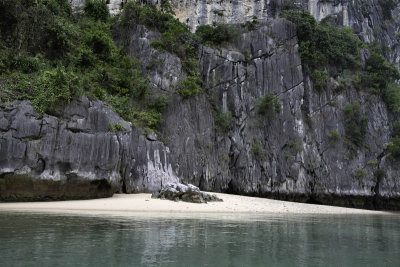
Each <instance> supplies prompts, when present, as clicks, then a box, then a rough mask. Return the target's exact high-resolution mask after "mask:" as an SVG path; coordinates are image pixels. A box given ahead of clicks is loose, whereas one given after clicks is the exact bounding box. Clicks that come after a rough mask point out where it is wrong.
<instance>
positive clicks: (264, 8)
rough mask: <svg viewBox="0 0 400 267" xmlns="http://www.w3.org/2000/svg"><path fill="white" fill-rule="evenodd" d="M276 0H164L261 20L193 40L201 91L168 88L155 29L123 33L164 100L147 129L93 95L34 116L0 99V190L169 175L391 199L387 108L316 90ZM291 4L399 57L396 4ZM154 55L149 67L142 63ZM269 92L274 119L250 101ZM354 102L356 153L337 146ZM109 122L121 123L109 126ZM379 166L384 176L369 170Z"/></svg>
mask: <svg viewBox="0 0 400 267" xmlns="http://www.w3.org/2000/svg"><path fill="white" fill-rule="evenodd" d="M119 2H120V1H119ZM282 2H283V4H284V3H285V1H272V0H270V1H250V0H246V1H191V0H187V1H179V2H178V1H171V4H172V6H173V7H174V8H175V10H176V13H177V16H178V17H179V18H180V19H181V20H183V21H184V20H185V18H189V21H186V22H187V23H188V24H190V25H191V26H192V27H196V25H198V24H202V23H211V22H212V21H215V20H217V21H221V22H235V23H236V22H242V21H245V20H248V19H249V18H250V19H252V17H253V15H256V16H257V17H258V18H264V19H268V20H267V21H263V22H261V24H260V27H258V29H257V30H254V31H250V32H246V33H244V34H243V35H242V36H241V37H240V38H239V40H237V41H236V42H235V43H232V44H230V46H229V47H227V48H220V49H213V48H209V47H201V48H200V50H199V58H200V75H201V78H202V80H203V84H204V87H205V89H204V92H202V93H200V94H198V95H196V96H194V97H191V98H189V99H183V98H182V97H181V96H179V95H178V94H177V93H176V85H177V84H178V82H179V80H180V79H182V78H184V77H185V74H184V72H183V71H182V67H181V62H180V59H179V58H178V57H177V56H175V55H172V54H168V53H162V52H160V51H157V50H155V49H154V48H153V47H152V46H151V45H150V44H151V41H153V40H157V39H159V38H160V35H159V34H158V33H156V32H153V31H151V30H148V29H146V28H145V27H141V26H140V27H138V28H137V29H135V30H134V31H133V32H132V33H131V39H130V40H131V42H130V46H129V54H130V55H131V56H135V57H137V58H139V59H140V60H141V62H142V64H143V70H144V72H145V73H146V75H148V77H149V79H150V81H151V83H152V85H153V93H155V94H158V93H161V92H162V93H164V94H167V95H168V96H169V98H170V104H169V105H168V107H167V110H166V111H165V113H164V114H163V119H164V122H163V124H162V125H161V127H160V133H159V137H156V136H148V137H144V135H142V134H141V133H140V131H139V130H137V129H135V128H132V127H131V125H130V124H129V123H127V122H124V121H123V120H122V119H121V118H119V117H118V116H117V115H116V114H115V113H113V112H112V111H111V110H110V109H108V108H107V107H106V106H105V105H104V104H102V103H101V102H95V101H89V100H87V99H85V98H82V99H80V100H77V101H74V102H73V103H72V104H71V105H70V106H68V107H66V108H65V109H63V110H59V111H58V113H57V114H54V115H53V116H50V115H44V116H43V118H39V117H38V115H37V114H36V113H35V112H34V111H33V109H32V107H31V105H30V104H29V103H28V102H15V103H14V104H13V105H12V106H7V107H2V108H0V192H5V191H7V190H4V188H5V184H6V182H5V181H12V179H14V178H17V177H20V176H21V175H22V176H24V177H30V178H33V179H34V180H40V181H42V180H45V181H59V182H60V183H61V184H62V185H74V184H75V183H78V182H82V181H89V182H92V181H95V180H99V181H106V182H107V184H109V186H110V190H109V191H108V192H111V191H112V192H115V191H119V192H147V191H159V190H160V189H161V188H163V186H165V185H166V184H167V183H168V182H175V183H176V182H182V183H185V184H189V183H190V184H194V185H196V186H199V187H200V189H201V190H207V191H216V192H230V193H237V194H245V195H254V196H265V197H274V198H279V199H287V200H297V201H303V202H313V203H323V204H335V205H342V206H352V207H363V208H385V209H399V208H400V165H399V162H397V161H395V160H393V159H390V158H388V157H387V153H385V151H386V146H387V143H388V142H390V141H391V138H392V137H391V129H390V121H393V116H394V115H393V114H391V113H389V112H388V109H387V107H386V105H385V104H384V103H383V101H382V100H381V99H380V98H378V97H376V96H372V95H370V94H367V93H365V92H361V91H355V90H342V91H340V90H336V89H337V88H336V87H335V86H334V85H333V86H330V87H329V88H327V89H326V90H324V91H323V92H317V91H316V90H314V89H313V85H312V82H311V81H310V79H309V77H307V76H306V75H304V74H303V70H302V65H301V59H300V56H299V53H298V46H299V45H298V41H297V37H296V31H295V28H294V26H293V24H291V23H289V22H288V21H286V20H284V19H280V18H278V17H277V14H278V12H279V10H280V9H281V8H282V6H283V4H282ZM74 3H75V4H79V3H78V1H74ZM116 3H117V1H110V5H113V6H118V4H116ZM367 3H368V5H367ZM157 4H159V3H158V2H157ZM294 4H295V5H297V6H298V7H301V8H304V9H307V10H310V11H311V13H312V14H313V15H314V16H315V17H316V18H317V19H318V20H321V19H323V18H326V17H327V16H328V15H330V18H329V19H331V20H334V21H335V22H336V23H337V24H340V25H348V26H350V27H352V28H353V29H354V30H355V32H356V33H357V34H358V35H359V36H360V38H361V39H363V40H364V41H372V40H374V39H376V40H378V41H379V42H381V43H385V44H387V45H388V47H389V48H391V49H389V50H388V52H387V54H386V56H387V58H388V59H389V60H390V61H391V62H394V63H399V60H400V56H399V55H400V50H399V49H400V46H399V40H398V39H397V37H396V35H397V33H396V30H397V29H398V28H399V26H400V20H399V19H398V16H399V14H400V10H399V8H397V9H395V10H394V11H393V12H392V13H393V14H392V15H393V17H394V18H395V19H394V20H393V21H389V20H387V19H385V18H384V17H383V13H382V8H381V6H380V5H379V4H378V1H375V0H370V1H366V0H365V1H362V0H360V1H346V0H342V1H339V0H337V1H336V0H335V1H329V0H328V1H311V0H310V1H305V0H304V1H294ZM214 10H220V11H221V12H222V13H223V16H220V15H219V13H218V12H214ZM230 18H232V19H231V21H227V19H230ZM193 21H194V22H193ZM379 28H382V29H383V30H382V31H378V30H376V29H379ZM152 60H153V61H156V62H157V63H158V64H157V67H156V68H149V67H148V66H149V65H151V61H152ZM335 83H336V81H332V84H335ZM266 93H274V94H276V95H277V96H278V99H279V102H280V103H281V105H282V111H281V112H280V113H279V114H277V115H275V116H272V117H266V116H263V115H261V114H259V113H258V112H257V109H256V101H257V99H258V98H259V97H260V96H264V95H265V94H266ZM353 102H358V103H360V106H361V109H362V111H363V113H364V115H365V117H367V118H368V127H367V128H368V133H367V136H366V140H365V143H366V144H368V145H367V146H365V147H362V148H360V149H359V151H358V153H357V156H356V157H354V158H353V157H350V156H349V151H348V149H347V146H346V139H345V129H344V112H343V108H344V107H345V106H346V105H348V104H350V103H353ZM219 110H222V111H225V112H227V111H229V112H230V113H231V114H232V117H233V123H232V125H231V126H230V127H229V128H228V129H226V130H225V131H221V130H219V129H218V125H217V123H216V117H217V114H218V112H219ZM115 123H120V124H121V125H123V127H124V129H125V130H124V131H121V132H117V133H111V132H109V130H108V129H109V125H110V124H115ZM333 131H337V132H338V133H339V136H340V137H339V139H338V140H337V142H336V143H332V142H331V140H330V139H329V134H331V133H332V132H333ZM157 140H163V142H159V141H157ZM377 169H382V170H384V172H385V175H381V176H379V177H376V175H374V172H375V171H376V170H377ZM100 184H104V183H100ZM7 185H8V186H11V185H10V183H8V182H7ZM92 186H97V185H92ZM8 188H9V187H8ZM2 190H3V191H2ZM90 190H91V189H88V191H90ZM2 196H3V195H2ZM4 198H7V197H4V196H3V199H4Z"/></svg>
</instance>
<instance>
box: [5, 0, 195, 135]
mask: <svg viewBox="0 0 400 267" xmlns="http://www.w3.org/2000/svg"><path fill="white" fill-rule="evenodd" d="M127 6H128V7H129V5H127ZM142 9H143V10H147V11H148V10H150V11H153V10H154V9H152V8H151V7H143V8H142V7H141V10H142ZM0 10H4V12H3V13H2V16H0V102H3V103H4V102H9V101H12V100H14V99H28V100H31V102H32V104H33V106H34V108H35V110H36V111H37V112H38V113H39V114H43V113H52V112H53V111H54V110H55V109H57V108H59V107H60V106H63V105H65V104H68V103H69V102H70V101H71V99H72V98H74V97H78V96H80V95H82V94H83V95H87V96H89V97H90V98H95V99H100V100H103V101H105V102H106V103H108V104H109V105H110V106H111V108H113V109H114V110H115V111H116V112H117V113H119V114H120V115H121V117H122V118H124V119H125V120H127V121H131V122H132V123H133V124H135V125H137V126H139V127H143V128H151V129H156V128H157V126H158V125H159V124H160V122H161V120H162V116H161V113H162V111H163V109H164V108H165V106H166V104H167V99H165V98H159V99H150V98H149V96H148V95H149V93H150V89H151V87H150V84H149V82H148V80H147V79H146V78H145V77H143V75H142V73H141V68H140V64H139V62H138V61H137V60H135V59H131V58H130V57H128V56H127V55H126V53H125V52H124V50H123V49H122V48H119V47H117V46H116V44H115V42H114V40H113V39H112V32H113V31H114V32H118V29H119V27H122V26H121V24H123V22H125V23H127V21H128V18H127V17H126V13H125V14H123V15H122V16H121V18H120V21H121V22H116V21H118V20H117V19H112V18H110V17H109V15H108V10H107V6H106V4H105V2H104V1H95V0H90V1H87V2H86V5H85V8H84V12H83V13H81V14H74V15H73V14H72V10H71V6H70V4H69V3H68V1H67V0H37V1H30V0H2V1H0ZM161 13H162V12H161V11H157V12H156V14H161ZM146 14H147V19H148V20H149V18H150V17H151V16H152V15H151V14H148V13H146ZM162 14H164V13H162ZM163 16H164V15H163ZM165 16H167V17H168V16H169V15H165ZM191 64H192V63H191ZM117 130H118V129H117Z"/></svg>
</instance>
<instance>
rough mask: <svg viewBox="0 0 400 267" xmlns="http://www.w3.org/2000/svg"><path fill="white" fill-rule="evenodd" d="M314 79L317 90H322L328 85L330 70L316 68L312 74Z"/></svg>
mask: <svg viewBox="0 0 400 267" xmlns="http://www.w3.org/2000/svg"><path fill="white" fill-rule="evenodd" d="M311 78H312V79H313V81H314V88H315V89H316V90H317V91H322V90H324V88H326V86H327V85H328V72H327V71H326V70H323V71H322V70H314V71H313V73H312V74H311Z"/></svg>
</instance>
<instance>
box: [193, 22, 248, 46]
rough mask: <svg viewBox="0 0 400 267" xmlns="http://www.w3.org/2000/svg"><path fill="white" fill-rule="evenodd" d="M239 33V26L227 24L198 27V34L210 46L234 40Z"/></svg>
mask: <svg viewBox="0 0 400 267" xmlns="http://www.w3.org/2000/svg"><path fill="white" fill-rule="evenodd" d="M239 34H240V31H239V29H238V28H237V26H234V25H226V24H217V23H214V24H213V25H200V26H199V27H197V29H196V35H197V36H199V38H200V41H201V42H202V43H204V44H206V45H209V46H219V45H222V44H225V43H229V42H233V41H234V40H235V39H236V38H238V36H239Z"/></svg>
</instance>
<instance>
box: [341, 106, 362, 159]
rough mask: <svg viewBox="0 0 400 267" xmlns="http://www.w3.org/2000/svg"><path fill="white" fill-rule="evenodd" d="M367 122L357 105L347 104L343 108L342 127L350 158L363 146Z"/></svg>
mask: <svg viewBox="0 0 400 267" xmlns="http://www.w3.org/2000/svg"><path fill="white" fill-rule="evenodd" d="M367 125H368V120H367V118H365V117H364V115H363V113H362V110H361V107H360V105H359V104H358V103H353V104H349V105H347V106H346V107H345V108H344V127H345V130H346V138H347V140H348V142H347V145H348V148H349V150H350V152H351V155H352V156H355V155H356V154H357V148H360V147H361V146H362V145H363V144H364V139H365V135H366V134H367Z"/></svg>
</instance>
